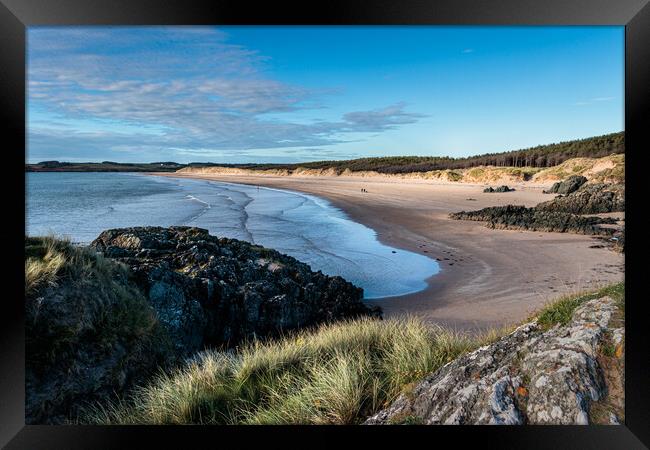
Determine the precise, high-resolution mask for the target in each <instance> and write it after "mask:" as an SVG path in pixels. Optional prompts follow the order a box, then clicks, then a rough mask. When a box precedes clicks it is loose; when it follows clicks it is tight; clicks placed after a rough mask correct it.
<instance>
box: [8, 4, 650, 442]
mask: <svg viewBox="0 0 650 450" xmlns="http://www.w3.org/2000/svg"><path fill="white" fill-rule="evenodd" d="M109 24H115V25H117V24H120V25H153V24H168V25H188V24H197V25H199V24H284V25H289V24H301V25H309V24H323V25H330V24H355V25H359V24H381V25H387V24H388V25H390V24H394V25H405V24H412V25H425V24H426V25H441V24H444V25H624V26H625V29H626V33H625V47H626V62H625V71H626V73H625V133H626V138H625V140H626V147H627V149H626V153H627V157H626V171H627V177H626V184H627V185H628V188H627V205H628V207H627V210H626V234H627V241H628V245H627V246H626V273H625V286H626V292H627V296H628V299H629V300H628V301H627V302H626V317H625V320H626V360H625V366H626V378H625V383H626V386H625V387H626V389H625V403H626V405H625V425H622V426H588V427H579V426H544V427H541V426H537V427H533V426H529V427H467V426H465V427H395V426H393V427H255V428H252V429H251V428H250V427H121V426H114V427H98V426H58V427H54V426H25V418H24V395H25V393H24V390H25V386H24V374H25V371H24V351H25V348H24V319H23V315H24V313H23V303H22V300H21V295H23V294H24V292H23V289H24V287H23V285H22V283H21V278H22V277H23V276H24V272H22V271H21V264H20V263H19V261H20V260H21V258H23V257H24V253H23V252H24V248H23V243H22V239H20V238H19V236H20V235H21V233H24V229H25V223H24V213H25V204H24V201H23V199H22V198H20V195H19V192H21V191H23V193H24V188H25V179H24V164H25V153H24V152H25V136H26V134H25V50H26V44H25V36H26V33H25V30H26V27H29V26H34V25H109ZM649 44H650V5H648V0H617V1H610V0H591V1H589V0H545V1H539V0H492V1H486V0H474V1H471V0H461V1H459V0H456V1H454V0H437V1H422V0H420V1H412V0H411V1H401V2H390V1H386V0H372V1H368V0H366V1H361V0H355V1H346V2H343V1H340V0H336V1H334V0H330V1H327V2H322V3H318V4H312V3H309V2H304V3H303V4H300V5H292V4H285V5H283V4H278V3H276V2H265V3H261V2H260V4H259V5H257V4H247V3H245V2H242V1H241V0H240V1H234V0H227V1H223V0H213V1H212V2H207V1H205V2H203V1H198V0H167V1H164V2H163V1H155V0H140V1H135V0H110V1H108V0H105V1H101V0H49V1H48V0H0V48H1V51H0V59H1V61H0V124H2V125H1V126H2V128H3V134H2V137H3V138H4V140H5V142H7V141H8V142H11V143H12V145H6V146H4V149H5V151H4V152H3V159H4V162H5V168H6V169H7V174H6V175H5V176H4V177H3V178H2V179H3V184H4V185H5V186H4V191H5V194H6V197H7V199H6V207H7V211H8V212H7V214H6V215H7V217H5V220H4V222H5V223H4V225H5V227H6V231H5V233H3V235H2V236H3V237H4V239H3V243H4V245H3V250H4V251H5V252H10V256H11V261H9V263H8V264H7V265H6V266H5V269H4V270H3V277H4V278H5V280H4V284H3V287H5V289H3V293H4V295H2V297H3V302H2V310H1V311H2V312H1V313H0V317H1V318H2V327H0V334H1V340H0V349H1V351H2V360H1V361H2V370H1V371H0V379H1V392H0V424H1V426H2V428H1V430H0V444H2V445H5V444H6V448H11V449H15V448H30V449H40V448H48V449H52V448H67V449H73V448H94V449H97V448H131V447H134V446H137V442H138V440H141V442H142V440H144V441H145V442H146V443H147V444H152V445H155V446H158V447H174V448H186V447H189V446H190V445H191V444H190V442H191V441H192V440H194V439H197V438H201V439H203V440H204V442H205V443H208V444H209V445H210V446H211V447H213V446H217V445H219V446H221V445H233V444H232V443H234V442H237V443H238V444H237V445H241V444H242V443H247V442H250V441H251V440H254V439H260V438H262V439H266V444H264V443H262V444H261V445H271V446H273V447H276V446H283V447H284V446H287V445H288V446H293V445H298V441H297V437H296V436H299V437H300V438H301V440H302V443H300V445H304V446H324V445H331V443H332V441H333V440H335V439H341V438H347V437H348V435H350V434H358V435H359V436H358V437H359V438H361V439H362V441H361V442H362V443H363V444H362V445H375V444H377V443H382V444H388V443H389V441H394V443H399V444H400V445H402V446H404V445H420V444H416V441H419V440H420V439H424V441H422V442H423V443H426V442H429V443H430V444H429V445H444V444H443V442H444V441H442V440H441V438H445V440H448V439H451V440H452V441H451V442H452V443H453V444H452V445H458V443H463V442H464V441H465V440H467V439H472V440H476V441H477V444H478V445H489V446H492V447H506V448H510V447H515V448H526V449H535V448H550V447H552V448H558V449H559V448H572V449H574V448H603V449H605V448H606V449H613V448H625V449H635V448H647V447H646V446H650V414H649V410H650V408H649V407H648V405H649V404H650V395H649V393H650V389H649V388H648V385H649V384H648V382H649V381H650V377H649V376H648V374H649V373H650V372H649V362H650V358H649V354H648V348H650V346H649V345H648V344H649V340H648V327H647V326H646V323H647V320H648V319H647V316H645V315H644V314H643V310H642V308H643V303H644V302H645V301H647V300H646V299H647V297H648V295H647V293H644V289H643V288H644V285H643V279H644V275H645V274H644V273H643V269H644V264H643V262H642V261H641V259H640V258H641V252H642V248H643V247H644V246H643V245H642V244H643V242H644V236H643V234H642V233H643V232H642V230H641V223H642V221H643V218H642V209H641V207H642V204H641V202H642V201H643V196H642V194H640V193H639V190H637V188H636V186H639V185H638V184H637V183H639V182H640V181H642V177H643V175H642V173H643V172H642V164H641V163H642V157H643V152H644V151H646V152H647V151H649V150H650V145H648V137H647V136H648V131H647V130H648V129H649V128H650V127H649V125H650V123H649V122H650V109H649V108H648V103H649V101H650V45H649ZM603 64H607V61H603ZM19 150H21V151H19ZM636 259H638V260H639V263H638V264H635V263H634V261H635V260H636ZM628 262H629V264H627V263H628ZM645 267H647V263H646V265H645ZM6 286H10V287H11V289H6ZM644 294H645V295H644ZM226 436H227V437H228V438H229V439H230V440H231V442H232V443H231V444H226V441H225V440H224V438H225V437H226ZM411 442H412V443H411ZM192 446H193V445H192Z"/></svg>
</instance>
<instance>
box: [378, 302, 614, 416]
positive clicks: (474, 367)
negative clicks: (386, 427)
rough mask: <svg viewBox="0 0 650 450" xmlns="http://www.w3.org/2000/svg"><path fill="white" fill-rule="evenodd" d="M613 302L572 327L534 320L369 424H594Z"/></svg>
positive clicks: (589, 307)
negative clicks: (601, 358)
mask: <svg viewBox="0 0 650 450" xmlns="http://www.w3.org/2000/svg"><path fill="white" fill-rule="evenodd" d="M615 309H616V304H615V301H614V300H613V299H612V298H610V297H603V298H599V299H595V300H591V301H588V302H586V303H584V304H583V305H581V306H580V307H579V308H578V309H576V311H575V312H574V314H573V317H572V320H571V322H570V323H569V324H567V325H566V326H559V325H558V326H555V327H554V328H552V329H550V330H547V331H544V330H543V329H542V328H541V327H540V326H539V325H538V324H537V322H536V321H533V322H530V323H527V324H525V325H522V326H520V327H519V328H517V329H516V330H515V331H514V332H512V333H511V334H509V335H508V336H505V337H503V338H502V339H500V340H499V341H497V342H495V343H493V344H491V345H487V346H484V347H481V348H479V349H477V350H475V351H473V352H471V353H469V354H467V355H465V356H462V357H461V358H459V359H457V360H455V361H452V362H451V363H448V364H447V365H445V366H444V367H442V368H441V369H439V370H438V371H436V372H434V373H433V374H431V375H429V376H428V377H427V378H425V379H424V380H423V381H421V382H420V383H419V384H418V385H416V386H415V388H414V389H413V391H412V392H411V393H409V394H402V395H401V396H400V397H399V398H398V399H397V400H396V401H395V402H394V403H393V404H392V405H391V406H390V407H388V408H387V409H385V410H383V411H380V412H379V413H377V414H375V415H374V416H372V417H371V418H369V419H368V420H367V421H366V424H369V425H376V424H397V423H405V422H410V423H423V424H508V425H514V424H588V423H589V409H590V403H591V402H593V401H597V400H600V399H601V398H602V397H603V396H604V395H605V394H606V392H607V386H606V384H605V382H604V380H603V375H602V370H601V368H600V366H599V364H598V360H597V352H598V348H599V345H600V344H601V342H602V340H603V339H604V334H605V331H606V330H607V327H608V323H609V321H610V318H611V317H612V314H613V312H614V311H615Z"/></svg>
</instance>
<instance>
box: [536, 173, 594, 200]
mask: <svg viewBox="0 0 650 450" xmlns="http://www.w3.org/2000/svg"><path fill="white" fill-rule="evenodd" d="M586 182H587V179H586V178H585V177H583V176H582V175H571V176H570V177H569V178H567V179H566V180H562V181H558V182H556V183H553V186H551V188H550V189H549V190H548V191H544V193H545V194H562V195H567V194H570V193H572V192H575V191H577V190H578V189H579V188H580V186H582V185H583V184H585V183H586Z"/></svg>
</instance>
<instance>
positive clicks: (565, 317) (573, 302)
mask: <svg viewBox="0 0 650 450" xmlns="http://www.w3.org/2000/svg"><path fill="white" fill-rule="evenodd" d="M606 295H608V296H610V297H612V298H613V299H614V300H615V301H616V303H617V305H618V306H619V307H620V308H624V305H625V284H624V283H623V282H621V283H616V284H612V285H609V286H606V287H604V288H601V289H598V290H594V291H591V292H588V293H580V294H575V295H569V296H565V297H562V298H560V299H559V300H556V301H554V302H552V303H550V304H549V305H547V306H546V307H545V308H544V309H542V310H541V311H540V312H539V313H538V314H537V315H536V316H537V322H538V323H539V324H540V326H542V328H544V329H548V328H551V327H553V326H555V325H557V324H559V325H566V324H567V323H569V321H570V320H571V317H572V315H573V312H574V311H575V309H576V308H577V307H578V306H580V305H581V304H582V303H584V302H586V301H589V300H593V299H596V298H600V297H604V296H606Z"/></svg>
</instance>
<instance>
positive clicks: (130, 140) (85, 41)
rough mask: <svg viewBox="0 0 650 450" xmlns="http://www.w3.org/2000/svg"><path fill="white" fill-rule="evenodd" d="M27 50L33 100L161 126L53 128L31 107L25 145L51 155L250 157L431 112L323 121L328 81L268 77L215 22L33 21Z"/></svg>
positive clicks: (79, 115) (394, 108)
mask: <svg viewBox="0 0 650 450" xmlns="http://www.w3.org/2000/svg"><path fill="white" fill-rule="evenodd" d="M28 58H29V59H28V98H29V106H30V110H32V108H33V107H36V109H38V110H41V111H46V112H47V113H49V114H53V115H58V116H59V117H63V118H65V119H66V121H65V123H67V124H70V123H71V122H74V121H75V120H77V121H86V122H87V121H89V120H91V121H92V120H97V121H102V120H110V121H113V122H118V123H123V124H124V125H125V127H124V128H125V130H126V129H127V128H131V129H132V128H133V127H141V128H143V129H145V128H155V129H157V130H160V132H159V133H157V134H155V135H152V134H151V133H136V132H130V133H127V132H115V131H112V132H105V133H93V132H87V130H84V129H83V128H82V129H75V128H74V126H72V125H68V128H67V129H66V128H65V126H61V125H60V126H59V127H58V128H56V129H53V128H52V127H49V126H48V123H47V121H44V120H43V119H39V116H38V115H35V116H30V121H29V129H28V133H29V136H28V146H29V147H28V148H29V152H30V154H32V155H43V157H46V156H47V155H50V156H52V157H54V156H56V155H59V154H71V152H72V154H73V155H77V153H81V154H80V155H78V156H79V157H82V156H83V155H87V156H88V159H91V158H93V156H92V155H93V153H94V152H100V153H102V152H103V154H105V153H106V152H107V151H112V152H137V153H138V156H139V159H141V160H146V159H148V158H152V157H154V156H155V158H154V159H159V158H161V157H162V155H167V156H165V157H166V158H167V157H169V158H170V159H174V155H191V154H192V153H193V152H195V154H200V155H201V156H206V157H207V156H209V155H210V152H213V154H214V155H215V156H218V155H223V154H224V153H223V152H221V151H222V150H227V151H229V152H234V153H233V154H235V155H237V154H240V155H244V151H245V150H251V149H265V148H290V147H302V148H304V147H318V146H324V145H328V144H335V143H340V142H347V141H348V140H349V139H351V136H352V134H353V133H365V132H374V133H377V132H384V131H387V130H391V129H394V128H397V127H400V126H403V125H406V124H410V123H414V122H416V121H418V120H419V119H420V118H422V117H424V116H423V115H421V114H417V113H413V112H408V111H406V104H404V103H396V104H393V105H387V106H383V107H379V108H377V109H372V110H367V111H350V112H348V113H345V114H343V115H342V117H341V118H340V119H339V120H329V121H325V120H318V115H317V113H318V111H319V108H321V107H322V106H323V101H324V99H323V91H316V90H314V89H309V88H305V87H302V86H297V85H292V84H287V83H283V82H281V81H279V80H276V79H273V78H270V77H269V76H267V75H266V73H267V72H268V71H267V70H266V69H267V66H268V64H269V60H268V58H266V57H264V55H260V54H259V53H258V52H256V51H254V50H251V49H247V48H244V47H242V46H239V45H235V44H232V43H230V42H229V41H228V35H227V34H226V33H224V32H222V31H220V30H218V29H215V28H211V27H210V28H206V27H147V28H128V27H127V28H121V27H112V28H100V29H94V28H56V29H53V28H32V29H30V31H29V37H28ZM306 111H310V115H311V116H312V117H313V119H312V120H311V121H305V120H302V121H300V122H298V121H296V120H292V119H291V114H290V113H296V112H302V113H305V112H306ZM282 117H284V119H282ZM346 136H347V137H346ZM355 138H358V136H355ZM71 149H75V150H71ZM64 151H65V153H60V152H64ZM75 157H76V156H75Z"/></svg>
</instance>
